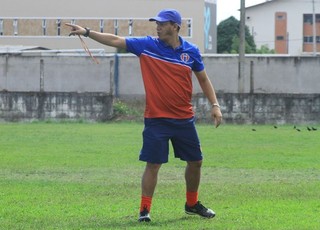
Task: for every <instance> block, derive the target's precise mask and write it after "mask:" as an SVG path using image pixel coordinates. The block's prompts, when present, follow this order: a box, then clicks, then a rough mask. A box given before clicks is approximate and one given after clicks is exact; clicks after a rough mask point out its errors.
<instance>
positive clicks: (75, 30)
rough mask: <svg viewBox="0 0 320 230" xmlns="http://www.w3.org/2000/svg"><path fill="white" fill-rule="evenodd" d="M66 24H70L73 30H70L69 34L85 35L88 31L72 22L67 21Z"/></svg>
mask: <svg viewBox="0 0 320 230" xmlns="http://www.w3.org/2000/svg"><path fill="white" fill-rule="evenodd" d="M65 25H66V26H69V27H70V28H71V32H70V34H69V36H74V35H84V34H85V33H86V29H85V28H83V27H81V26H78V25H74V24H71V23H65Z"/></svg>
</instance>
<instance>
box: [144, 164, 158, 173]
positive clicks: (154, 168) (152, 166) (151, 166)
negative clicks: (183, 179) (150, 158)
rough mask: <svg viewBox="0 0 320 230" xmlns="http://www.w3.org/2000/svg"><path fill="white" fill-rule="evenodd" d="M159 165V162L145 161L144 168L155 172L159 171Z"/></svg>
mask: <svg viewBox="0 0 320 230" xmlns="http://www.w3.org/2000/svg"><path fill="white" fill-rule="evenodd" d="M160 167H161V164H154V163H149V162H148V163H147V165H146V170H148V171H150V172H153V173H157V172H158V171H159V169H160Z"/></svg>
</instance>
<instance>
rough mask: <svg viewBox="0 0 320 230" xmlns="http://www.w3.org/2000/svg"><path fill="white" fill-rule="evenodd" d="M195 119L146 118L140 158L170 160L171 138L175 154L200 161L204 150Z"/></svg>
mask: <svg viewBox="0 0 320 230" xmlns="http://www.w3.org/2000/svg"><path fill="white" fill-rule="evenodd" d="M194 120H195V119H194V118H190V119H169V118H145V119H144V125H145V126H144V130H143V133H142V135H143V146H142V149H141V152H140V157H139V160H141V161H146V162H149V163H155V164H162V163H167V162H168V156H169V140H170V141H171V143H172V147H173V150H174V156H175V157H176V158H180V159H181V160H183V161H200V160H202V152H201V147H200V141H199V137H198V134H197V131H196V128H195V121H194Z"/></svg>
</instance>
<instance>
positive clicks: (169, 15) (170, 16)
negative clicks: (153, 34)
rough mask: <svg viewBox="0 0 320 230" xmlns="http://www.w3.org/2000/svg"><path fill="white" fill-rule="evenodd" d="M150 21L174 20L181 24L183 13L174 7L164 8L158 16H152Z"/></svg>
mask: <svg viewBox="0 0 320 230" xmlns="http://www.w3.org/2000/svg"><path fill="white" fill-rule="evenodd" d="M149 21H157V22H174V23H177V24H178V25H179V26H181V15H180V13H179V12H178V11H176V10H174V9H164V10H161V11H160V12H159V13H158V15H157V16H156V17H153V18H150V19H149Z"/></svg>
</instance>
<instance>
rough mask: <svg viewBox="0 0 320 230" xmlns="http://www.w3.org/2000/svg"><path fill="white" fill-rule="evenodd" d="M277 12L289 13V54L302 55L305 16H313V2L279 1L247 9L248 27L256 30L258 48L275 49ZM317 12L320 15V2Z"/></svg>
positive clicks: (317, 3)
mask: <svg viewBox="0 0 320 230" xmlns="http://www.w3.org/2000/svg"><path fill="white" fill-rule="evenodd" d="M276 12H287V20H288V21H287V23H288V24H287V30H288V33H289V54H291V55H301V54H302V50H303V14H312V1H302V0H301V1H288V0H277V1H270V2H266V3H264V4H259V5H256V6H253V7H249V8H247V9H246V17H247V20H246V25H247V26H248V27H249V29H250V30H251V31H252V29H254V32H255V33H254V38H255V42H256V44H257V47H261V45H268V47H269V48H270V49H274V45H275V44H274V42H275V13H276ZM316 12H317V13H320V3H319V1H318V2H316ZM248 17H249V19H248Z"/></svg>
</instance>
